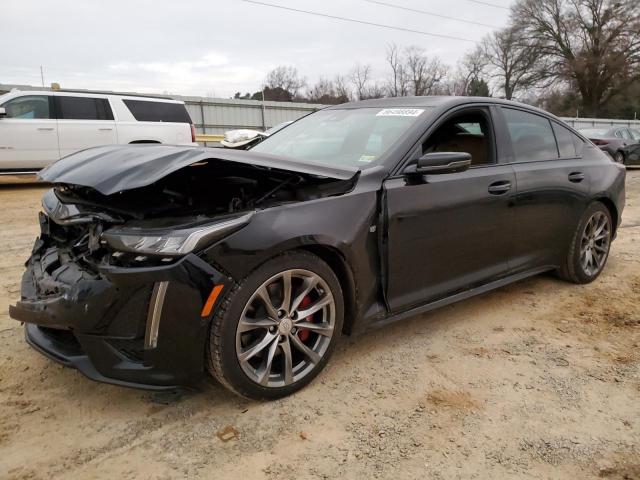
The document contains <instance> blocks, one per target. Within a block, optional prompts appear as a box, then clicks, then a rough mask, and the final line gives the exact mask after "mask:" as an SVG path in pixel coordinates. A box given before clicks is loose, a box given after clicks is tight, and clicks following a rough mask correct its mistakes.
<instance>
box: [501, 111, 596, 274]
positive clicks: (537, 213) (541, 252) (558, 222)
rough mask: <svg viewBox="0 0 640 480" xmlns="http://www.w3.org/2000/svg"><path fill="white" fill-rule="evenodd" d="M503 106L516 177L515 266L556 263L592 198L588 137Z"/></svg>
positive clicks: (539, 117) (533, 115)
mask: <svg viewBox="0 0 640 480" xmlns="http://www.w3.org/2000/svg"><path fill="white" fill-rule="evenodd" d="M500 111H501V113H502V119H501V120H502V121H504V128H505V129H506V130H507V131H508V133H509V136H510V138H511V147H512V150H513V151H512V154H511V155H512V156H511V161H512V162H513V163H512V165H513V168H514V170H515V174H516V183H517V191H516V194H515V197H514V214H515V231H514V244H513V247H514V250H513V252H512V255H511V260H510V266H511V268H512V269H513V270H514V271H523V270H529V269H532V268H538V267H543V266H549V267H552V266H557V265H559V264H560V263H561V262H562V261H563V258H564V256H565V255H566V253H567V249H568V248H569V244H570V242H571V239H572V238H573V234H574V232H575V229H576V226H577V224H578V221H579V219H580V217H581V215H582V212H583V211H584V209H585V207H586V205H587V203H588V201H589V187H590V177H591V176H592V175H593V174H594V172H595V170H596V168H597V165H596V164H595V163H594V164H592V165H590V164H589V162H585V161H584V160H583V158H582V150H583V149H584V142H583V141H582V139H580V138H579V137H578V136H577V135H575V134H574V133H573V132H572V131H571V130H569V129H568V128H566V127H565V126H563V125H561V124H560V123H558V122H556V121H553V120H550V119H549V118H547V117H545V116H543V115H538V114H536V113H533V112H531V111H528V110H520V109H517V108H511V107H501V108H500Z"/></svg>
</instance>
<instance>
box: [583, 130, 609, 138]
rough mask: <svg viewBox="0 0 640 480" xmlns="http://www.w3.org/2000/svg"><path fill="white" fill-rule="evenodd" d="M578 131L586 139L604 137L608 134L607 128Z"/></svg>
mask: <svg viewBox="0 0 640 480" xmlns="http://www.w3.org/2000/svg"><path fill="white" fill-rule="evenodd" d="M578 131H579V132H580V133H581V134H583V135H584V136H585V137H604V136H605V135H606V134H607V133H608V131H607V129H606V128H581V129H580V130H578Z"/></svg>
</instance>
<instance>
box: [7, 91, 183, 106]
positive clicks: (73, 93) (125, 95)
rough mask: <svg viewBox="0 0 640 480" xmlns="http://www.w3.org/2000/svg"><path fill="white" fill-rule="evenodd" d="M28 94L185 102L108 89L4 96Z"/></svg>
mask: <svg viewBox="0 0 640 480" xmlns="http://www.w3.org/2000/svg"><path fill="white" fill-rule="evenodd" d="M28 95H53V96H67V97H98V98H105V97H112V98H119V99H122V100H144V101H148V102H164V103H178V104H184V102H183V101H182V100H175V99H173V98H170V97H162V96H156V95H144V94H139V95H130V94H128V93H114V92H108V91H99V90H64V89H60V90H18V89H14V90H11V91H9V92H7V93H5V94H4V95H2V96H7V97H9V96H28Z"/></svg>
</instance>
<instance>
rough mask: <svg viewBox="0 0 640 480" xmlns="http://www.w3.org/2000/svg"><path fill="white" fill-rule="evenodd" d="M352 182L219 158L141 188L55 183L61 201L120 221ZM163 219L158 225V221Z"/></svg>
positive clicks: (281, 197)
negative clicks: (109, 190)
mask: <svg viewBox="0 0 640 480" xmlns="http://www.w3.org/2000/svg"><path fill="white" fill-rule="evenodd" d="M352 184H353V182H352V181H349V180H336V179H332V178H323V177H319V176H313V175H308V174H299V173H295V172H284V171H280V170H273V169H269V168H266V167H257V166H253V165H243V164H238V163H232V162H225V161H223V160H208V161H203V162H198V163H196V164H193V165H190V166H188V167H185V168H182V169H180V170H178V171H176V172H173V173H171V174H170V175H168V176H166V177H164V178H162V179H160V180H159V181H157V182H155V183H153V184H151V185H149V186H146V187H141V188H136V189H133V190H126V191H123V192H118V193H114V194H111V195H103V194H101V193H99V192H97V191H96V190H94V189H93V188H91V187H83V186H78V185H59V186H57V187H56V196H57V197H58V198H59V199H60V200H61V201H62V202H63V203H72V204H75V205H78V206H84V207H86V208H87V209H90V210H94V209H100V210H104V211H105V212H108V213H110V214H113V215H117V216H119V217H122V218H123V220H126V219H139V220H142V219H153V218H159V217H162V218H163V219H164V222H166V219H167V217H168V216H169V217H183V216H189V217H194V216H199V215H205V216H215V215H223V214H232V213H237V212H241V211H245V210H251V209H255V208H268V207H270V206H273V205H278V204H283V203H287V202H299V201H307V200H312V199H315V198H321V197H325V196H331V195H337V194H340V193H344V192H346V191H348V190H349V189H350V188H351V186H352ZM164 222H163V223H164Z"/></svg>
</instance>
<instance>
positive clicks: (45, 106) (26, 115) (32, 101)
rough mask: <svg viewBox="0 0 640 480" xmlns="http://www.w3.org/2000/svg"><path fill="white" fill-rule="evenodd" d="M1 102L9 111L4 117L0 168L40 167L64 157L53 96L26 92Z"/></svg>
mask: <svg viewBox="0 0 640 480" xmlns="http://www.w3.org/2000/svg"><path fill="white" fill-rule="evenodd" d="M0 106H2V107H4V108H5V110H6V113H7V114H6V116H4V117H0V170H12V171H19V170H27V171H29V170H36V169H40V168H42V167H45V166H46V165H48V164H49V163H51V162H54V161H56V160H57V159H58V158H60V156H59V151H58V124H57V121H56V119H55V115H53V108H52V107H53V104H52V97H50V96H48V95H24V96H21V97H15V98H12V99H11V100H8V101H6V102H5V103H4V104H3V105H0Z"/></svg>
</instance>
